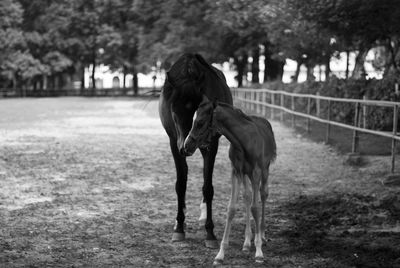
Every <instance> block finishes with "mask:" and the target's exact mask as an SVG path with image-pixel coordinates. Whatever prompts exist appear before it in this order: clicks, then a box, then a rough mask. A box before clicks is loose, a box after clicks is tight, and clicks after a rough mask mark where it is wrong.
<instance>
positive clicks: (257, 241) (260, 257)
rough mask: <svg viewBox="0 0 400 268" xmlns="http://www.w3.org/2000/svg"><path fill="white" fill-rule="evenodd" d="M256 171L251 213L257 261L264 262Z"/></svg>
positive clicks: (258, 180)
mask: <svg viewBox="0 0 400 268" xmlns="http://www.w3.org/2000/svg"><path fill="white" fill-rule="evenodd" d="M257 175H258V174H257V173H256V174H255V176H254V177H253V181H252V190H253V200H252V202H251V213H252V214H253V218H254V222H255V237H254V245H255V246H256V258H255V259H256V262H257V263H262V262H264V254H263V252H262V249H261V246H262V240H261V226H260V225H261V206H260V205H259V198H260V192H259V189H260V176H257Z"/></svg>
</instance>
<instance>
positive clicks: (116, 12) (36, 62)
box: [0, 0, 400, 90]
mask: <svg viewBox="0 0 400 268" xmlns="http://www.w3.org/2000/svg"><path fill="white" fill-rule="evenodd" d="M373 47H380V48H381V49H380V51H381V52H382V53H381V54H382V57H381V58H380V61H379V62H376V63H375V67H376V68H381V69H383V70H384V71H385V72H384V74H385V75H386V74H388V73H390V72H392V71H398V70H399V58H400V53H399V47H400V9H399V8H398V0H369V1H365V0H284V1H282V0H224V1H219V0H218V1H211V0H152V1H146V0H35V1H31V0H2V1H1V2H0V87H13V88H30V89H33V90H35V89H43V88H61V87H63V86H65V85H66V84H68V83H69V82H71V81H72V80H76V78H79V79H80V80H81V86H82V87H83V86H84V84H85V83H84V81H83V79H84V75H83V72H84V70H85V67H86V68H87V67H88V66H97V65H99V64H105V65H107V66H110V68H111V69H112V70H120V71H122V72H123V74H124V77H126V75H127V74H132V75H133V81H134V83H133V87H134V88H135V89H137V73H138V72H144V73H147V72H149V71H150V70H151V68H152V67H153V66H155V65H156V63H157V62H161V68H163V69H168V68H169V67H170V66H171V64H172V63H173V62H174V60H176V58H177V57H178V56H179V55H180V54H182V53H184V52H196V53H201V54H202V55H203V56H205V58H207V59H208V60H209V61H212V62H224V61H227V60H231V61H232V63H233V64H234V66H235V68H236V70H237V73H238V75H237V80H238V85H239V86H241V85H242V80H243V76H244V75H245V73H246V72H247V71H251V73H252V82H253V83H260V82H261V81H260V79H259V75H258V74H259V70H260V69H259V64H258V62H259V58H260V56H261V55H264V58H265V66H266V68H265V71H264V82H265V81H272V80H276V79H280V78H281V77H282V74H283V66H284V64H285V60H286V59H292V60H294V61H296V62H297V71H296V73H295V74H294V76H293V80H294V81H297V78H298V75H299V71H300V66H302V65H304V66H305V67H306V68H307V70H308V72H307V74H308V79H312V71H313V68H314V67H315V66H316V65H324V66H325V75H326V78H327V79H329V76H330V68H329V62H330V60H331V59H332V58H333V57H338V55H339V53H341V52H346V53H347V54H348V55H349V53H350V52H357V56H356V63H355V67H354V70H349V69H348V68H347V70H346V74H347V75H346V76H349V75H350V73H351V74H352V76H353V77H354V78H362V77H363V73H364V72H365V70H363V66H364V61H365V57H366V54H367V52H368V51H369V50H370V49H371V48H373ZM249 57H251V58H252V62H250V63H249V61H248V59H249ZM94 72H95V68H92V73H93V74H92V76H91V79H92V81H91V84H92V85H93V87H95V85H96V83H95V81H94V79H95V78H94ZM125 80H126V79H125V78H124V87H125V83H126V82H125Z"/></svg>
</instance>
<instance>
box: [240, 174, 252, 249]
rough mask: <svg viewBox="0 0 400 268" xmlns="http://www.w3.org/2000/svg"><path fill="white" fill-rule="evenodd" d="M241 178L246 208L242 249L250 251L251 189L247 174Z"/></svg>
mask: <svg viewBox="0 0 400 268" xmlns="http://www.w3.org/2000/svg"><path fill="white" fill-rule="evenodd" d="M242 180H243V186H244V189H243V201H244V205H245V209H246V229H245V235H244V243H243V251H250V248H251V236H252V233H251V222H250V206H251V190H250V185H249V179H248V178H247V176H243V177H242Z"/></svg>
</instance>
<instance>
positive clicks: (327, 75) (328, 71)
mask: <svg viewBox="0 0 400 268" xmlns="http://www.w3.org/2000/svg"><path fill="white" fill-rule="evenodd" d="M320 68H321V66H320ZM330 75H331V55H330V54H328V55H326V56H325V81H329V79H330ZM320 81H321V79H320Z"/></svg>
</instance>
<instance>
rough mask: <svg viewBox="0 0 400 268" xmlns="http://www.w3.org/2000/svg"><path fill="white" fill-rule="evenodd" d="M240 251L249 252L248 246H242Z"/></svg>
mask: <svg viewBox="0 0 400 268" xmlns="http://www.w3.org/2000/svg"><path fill="white" fill-rule="evenodd" d="M242 251H243V252H250V246H243V248H242Z"/></svg>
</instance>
